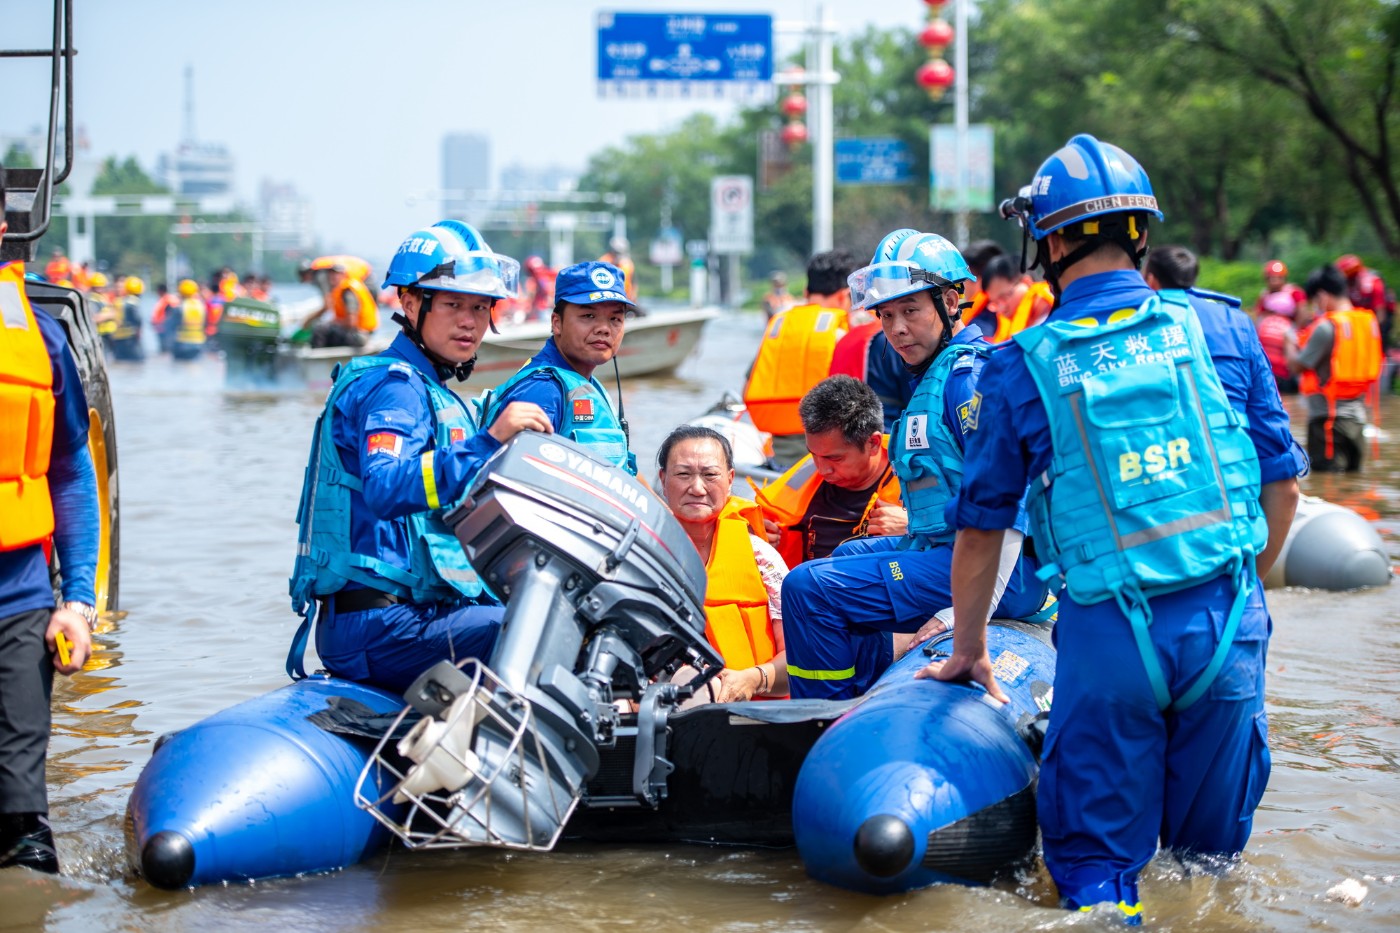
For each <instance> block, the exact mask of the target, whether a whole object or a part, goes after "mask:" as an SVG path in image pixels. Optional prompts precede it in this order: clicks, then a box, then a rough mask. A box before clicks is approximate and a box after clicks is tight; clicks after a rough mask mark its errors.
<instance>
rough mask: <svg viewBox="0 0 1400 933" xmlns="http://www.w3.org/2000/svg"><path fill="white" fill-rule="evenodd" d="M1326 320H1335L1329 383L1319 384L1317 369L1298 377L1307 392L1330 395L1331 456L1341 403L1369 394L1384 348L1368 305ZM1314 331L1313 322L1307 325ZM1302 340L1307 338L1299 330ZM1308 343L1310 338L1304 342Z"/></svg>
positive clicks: (1328, 431) (1328, 438) (1327, 433)
mask: <svg viewBox="0 0 1400 933" xmlns="http://www.w3.org/2000/svg"><path fill="white" fill-rule="evenodd" d="M1321 319H1322V320H1326V321H1331V322H1332V358H1331V366H1330V369H1329V371H1328V376H1327V384H1326V385H1324V386H1321V387H1319V386H1318V379H1317V373H1316V372H1313V371H1312V370H1306V371H1304V372H1303V374H1302V377H1301V378H1300V379H1299V380H1298V388H1299V390H1300V391H1301V392H1303V393H1304V394H1307V395H1317V394H1318V393H1319V392H1320V393H1321V394H1322V396H1323V398H1325V399H1327V422H1326V424H1325V425H1324V426H1323V436H1324V437H1325V438H1326V441H1325V444H1326V447H1325V449H1324V454H1323V455H1324V456H1325V457H1327V459H1329V460H1330V459H1331V458H1332V455H1333V451H1332V423H1333V421H1334V419H1335V418H1336V416H1337V403H1338V402H1340V401H1347V400H1350V399H1358V398H1364V397H1366V396H1367V395H1368V394H1369V393H1370V392H1371V391H1372V390H1373V389H1374V388H1375V387H1376V384H1377V380H1378V379H1380V376H1381V361H1382V357H1383V354H1384V352H1385V351H1384V350H1383V349H1382V348H1381V328H1380V325H1379V324H1378V323H1377V322H1376V315H1375V314H1374V313H1373V312H1371V311H1368V310H1366V309H1364V308H1349V309H1347V310H1345V311H1329V312H1327V313H1326V314H1324V315H1323V316H1322V318H1321ZM1307 333H1308V334H1309V335H1310V334H1311V333H1312V325H1310V326H1309V327H1308V328H1307ZM1299 340H1300V342H1302V341H1306V337H1305V336H1304V335H1303V334H1299ZM1302 345H1303V346H1306V345H1307V344H1306V342H1303V343H1302Z"/></svg>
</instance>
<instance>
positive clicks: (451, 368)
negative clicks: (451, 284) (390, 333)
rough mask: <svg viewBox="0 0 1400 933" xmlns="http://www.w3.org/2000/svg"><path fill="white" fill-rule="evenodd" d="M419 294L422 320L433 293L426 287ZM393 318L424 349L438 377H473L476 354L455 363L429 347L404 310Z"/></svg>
mask: <svg viewBox="0 0 1400 933" xmlns="http://www.w3.org/2000/svg"><path fill="white" fill-rule="evenodd" d="M418 295H419V297H420V298H421V299H422V304H420V305H419V306H418V320H420V321H421V320H423V317H424V316H425V315H426V314H427V313H428V312H429V311H430V310H432V307H433V293H432V292H431V291H428V290H426V289H420V290H419V291H418ZM393 320H394V323H396V324H398V325H399V327H401V328H403V332H404V333H405V334H406V335H408V339H409V340H412V341H413V345H414V346H416V347H417V348H418V349H420V350H422V351H423V355H424V356H426V357H427V358H428V362H430V363H432V364H433V369H435V370H436V371H437V376H438V378H439V379H441V380H442V381H443V382H446V381H447V380H448V378H454V379H457V380H458V381H460V382H466V381H467V379H468V378H470V377H471V374H472V370H473V369H475V368H476V357H475V356H473V357H472V358H471V359H469V360H467V361H466V362H465V363H453V362H451V361H450V360H447V359H444V358H443V357H442V356H439V355H438V354H437V353H434V352H433V351H432V350H429V349H428V345H427V344H425V343H424V342H423V334H422V333H421V332H420V331H419V330H418V328H417V327H415V326H413V322H412V321H410V320H409V319H408V317H407V316H406V315H405V314H404V313H403V312H401V311H395V312H394V314H393ZM491 329H492V331H495V329H496V328H495V324H494V323H493V324H492V326H491Z"/></svg>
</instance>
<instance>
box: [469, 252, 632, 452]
mask: <svg viewBox="0 0 1400 933" xmlns="http://www.w3.org/2000/svg"><path fill="white" fill-rule="evenodd" d="M626 286H627V282H626V279H625V278H624V276H623V272H622V270H621V269H619V268H618V267H617V266H614V265H611V264H610V263H606V262H580V263H575V264H574V265H572V266H569V267H568V268H566V269H563V270H561V271H560V273H559V276H558V277H557V278H556V279H555V281H554V313H553V314H551V315H550V318H549V327H550V337H549V339H548V340H546V341H545V343H544V346H543V347H541V348H540V351H539V352H538V353H536V354H535V355H534V356H533V357H531V358H530V359H529V360H526V362H525V365H524V366H522V367H520V370H519V372H517V373H516V374H515V375H514V376H512V377H510V379H508V380H506V382H505V384H503V385H502V386H501V387H500V388H498V389H497V390H496V391H495V392H493V393H492V394H491V396H490V398H489V400H488V401H487V404H486V413H485V415H484V416H483V418H482V423H483V424H488V425H489V424H494V423H495V421H496V418H498V417H499V416H500V413H501V412H502V411H504V410H505V407H506V406H507V405H509V404H510V403H511V402H532V403H534V404H535V405H538V406H539V407H540V408H541V409H543V410H544V413H545V416H546V417H548V419H549V422H550V425H551V426H552V427H553V428H554V430H555V432H556V433H558V434H561V435H563V436H564V437H567V438H569V440H571V441H574V442H575V443H578V444H582V445H583V446H585V447H588V448H590V449H592V450H593V452H594V453H596V454H598V455H599V456H601V457H602V458H603V459H604V460H607V461H609V462H611V463H612V464H613V465H614V466H617V467H621V468H622V469H625V470H626V471H627V472H628V473H631V474H632V475H633V476H636V475H637V457H636V455H635V454H633V453H632V452H631V451H629V450H628V449H627V448H628V437H627V422H626V421H625V420H624V419H623V417H622V415H621V413H620V412H614V411H613V406H612V402H611V401H610V400H609V399H608V393H607V391H606V390H605V389H604V388H603V385H602V383H600V382H599V381H598V380H597V379H594V378H593V372H594V370H596V369H597V368H598V367H599V366H602V365H604V364H606V363H607V362H608V361H609V360H612V359H613V358H614V357H615V356H617V351H618V349H619V348H620V347H621V346H622V332H623V329H624V328H625V326H626V323H627V315H628V313H629V312H630V311H631V310H632V309H633V308H635V307H636V306H635V305H634V304H633V303H632V300H631V299H630V298H628V297H627V287H626ZM621 391H622V390H621V387H620V386H619V388H618V392H619V395H618V402H619V404H621Z"/></svg>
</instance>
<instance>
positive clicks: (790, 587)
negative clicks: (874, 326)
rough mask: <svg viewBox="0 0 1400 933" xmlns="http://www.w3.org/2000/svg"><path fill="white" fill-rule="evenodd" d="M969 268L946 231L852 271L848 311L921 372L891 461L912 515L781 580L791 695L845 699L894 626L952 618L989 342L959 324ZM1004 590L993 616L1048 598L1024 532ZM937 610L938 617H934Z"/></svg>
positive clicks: (1036, 606)
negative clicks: (860, 314) (864, 316)
mask: <svg viewBox="0 0 1400 933" xmlns="http://www.w3.org/2000/svg"><path fill="white" fill-rule="evenodd" d="M971 280H972V273H971V272H970V271H968V268H967V264H966V263H965V262H963V259H962V256H961V254H959V253H958V251H957V249H955V248H954V247H953V245H952V244H951V243H949V242H948V241H947V240H945V239H944V238H943V237H941V236H938V235H937V234H932V233H920V232H918V231H916V230H910V229H904V230H898V231H895V232H894V233H891V234H889V235H888V236H886V237H885V239H884V240H883V241H882V242H881V243H880V246H879V247H878V248H877V249H876V251H875V256H874V259H873V260H872V263H871V265H869V266H866V267H865V268H864V269H860V270H857V271H856V272H855V273H853V274H852V275H851V280H850V281H851V304H852V307H853V308H867V309H870V310H872V311H873V312H874V313H875V314H876V315H877V316H878V317H879V319H880V323H881V326H882V328H883V329H884V332H885V335H886V337H888V339H889V342H890V345H891V346H893V347H894V348H895V350H896V351H898V352H899V355H900V356H901V357H902V358H903V360H904V363H905V365H906V366H907V367H908V368H909V370H910V372H911V374H912V375H913V376H915V377H917V379H918V385H917V387H916V388H915V389H914V394H913V397H912V398H911V399H910V401H909V405H908V407H907V408H906V409H905V410H904V414H903V415H902V416H901V417H900V419H899V421H897V422H896V423H895V426H894V428H893V430H892V431H891V432H890V462H891V463H892V464H893V465H894V468H895V472H896V473H897V474H898V475H899V482H900V496H901V498H902V499H903V501H904V506H905V509H906V510H907V511H908V513H909V533H908V534H907V535H904V536H903V537H884V538H867V539H861V540H858V541H852V542H847V543H846V544H843V545H842V546H841V547H839V548H837V550H836V552H835V553H834V554H833V555H832V556H831V557H828V558H824V559H821V560H814V561H807V562H806V563H804V564H802V565H800V566H798V567H796V568H794V569H793V570H792V572H791V573H789V574H788V576H787V578H786V579H785V580H784V581H783V605H784V607H785V611H784V630H785V632H786V630H787V629H789V628H791V629H792V634H791V635H790V636H788V637H787V648H788V655H787V664H788V684H789V688H790V690H791V691H792V696H793V697H794V698H804V697H821V698H829V699H844V698H848V697H852V696H856V695H858V694H860V693H862V692H864V691H865V690H866V689H868V688H869V687H870V685H871V684H872V683H873V682H874V680H875V678H876V677H878V676H879V674H880V673H881V672H882V671H883V669H884V668H885V667H886V666H888V664H889V663H890V660H891V658H892V653H893V645H892V641H891V639H890V637H889V634H890V633H904V634H916V633H917V634H919V635H924V636H927V635H930V634H932V633H934V632H936V631H941V630H943V628H944V627H945V626H947V625H948V624H950V623H949V617H948V614H947V613H945V612H944V610H948V609H950V608H951V607H952V602H953V600H952V587H951V580H950V577H949V570H950V567H951V563H952V549H951V547H950V543H951V540H952V528H951V526H950V525H949V524H948V521H947V518H946V509H947V506H948V505H949V503H950V502H951V501H952V499H953V498H954V497H956V495H957V491H958V487H959V485H960V484H961V482H962V475H963V469H962V461H963V452H962V445H963V437H964V435H965V434H966V433H967V432H968V431H970V430H971V429H972V428H973V427H975V426H976V424H977V422H978V419H979V413H978V411H977V408H976V402H975V400H976V394H975V391H974V390H975V388H976V385H977V380H978V376H979V374H980V372H981V370H982V366H983V363H984V362H985V360H986V357H987V354H988V352H989V348H988V346H987V343H986V341H985V340H983V339H982V336H981V334H980V333H979V332H978V331H976V330H975V329H972V328H964V327H963V326H962V323H961V321H959V320H958V303H959V299H960V296H961V285H962V283H963V282H967V281H971ZM993 569H994V570H998V571H1000V574H1001V578H1002V579H1001V580H1000V581H999V582H1000V583H1001V584H1002V585H1003V586H1004V595H1001V599H1000V602H999V604H998V605H997V614H998V615H1001V616H1005V617H1010V618H1027V617H1030V616H1033V615H1034V614H1036V613H1037V612H1038V611H1039V610H1040V609H1041V607H1042V604H1043V603H1044V602H1045V596H1046V588H1045V585H1044V584H1043V583H1041V582H1040V581H1039V580H1038V579H1036V577H1035V566H1034V564H1033V563H1032V562H1030V561H1029V560H1027V559H1025V558H1023V557H1022V555H1021V541H1020V537H1019V535H1017V536H1014V540H1010V541H1008V543H1007V548H1006V552H1005V553H1004V554H1003V555H1000V557H999V559H998V560H996V561H994V562H993ZM940 613H941V614H942V615H941V616H936V615H935V614H940Z"/></svg>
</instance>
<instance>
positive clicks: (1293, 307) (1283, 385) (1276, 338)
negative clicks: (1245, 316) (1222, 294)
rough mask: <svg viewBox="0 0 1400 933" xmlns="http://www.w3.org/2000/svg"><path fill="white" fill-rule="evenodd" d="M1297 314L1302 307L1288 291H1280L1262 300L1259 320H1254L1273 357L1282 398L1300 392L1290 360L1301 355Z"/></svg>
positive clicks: (1269, 354)
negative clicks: (1296, 321) (1290, 367)
mask: <svg viewBox="0 0 1400 933" xmlns="http://www.w3.org/2000/svg"><path fill="white" fill-rule="evenodd" d="M1297 314H1298V306H1297V304H1295V303H1294V301H1293V296H1292V294H1290V293H1289V292H1288V290H1287V289H1279V290H1278V291H1276V292H1269V293H1268V294H1266V295H1264V297H1263V298H1262V299H1260V303H1259V307H1258V317H1256V318H1255V320H1254V328H1255V330H1257V331H1258V332H1259V343H1260V345H1262V346H1263V347H1264V355H1265V356H1266V357H1268V358H1269V369H1270V370H1271V371H1272V372H1273V374H1274V382H1275V383H1276V384H1277V385H1278V391H1279V394H1280V395H1295V394H1297V392H1298V378H1297V377H1296V376H1294V375H1293V373H1292V371H1290V370H1289V368H1288V360H1289V358H1290V357H1294V358H1296V357H1297V355H1298V331H1297V330H1296V329H1295V328H1294V326H1293V322H1294V318H1295V317H1296V316H1297Z"/></svg>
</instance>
